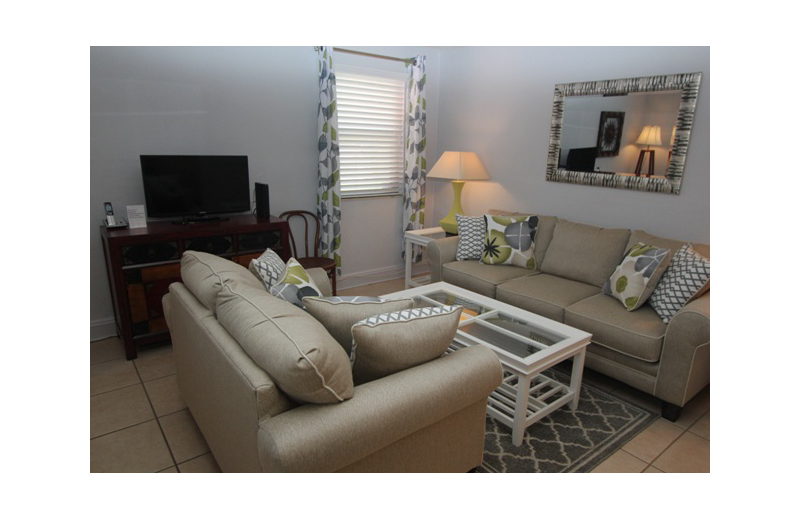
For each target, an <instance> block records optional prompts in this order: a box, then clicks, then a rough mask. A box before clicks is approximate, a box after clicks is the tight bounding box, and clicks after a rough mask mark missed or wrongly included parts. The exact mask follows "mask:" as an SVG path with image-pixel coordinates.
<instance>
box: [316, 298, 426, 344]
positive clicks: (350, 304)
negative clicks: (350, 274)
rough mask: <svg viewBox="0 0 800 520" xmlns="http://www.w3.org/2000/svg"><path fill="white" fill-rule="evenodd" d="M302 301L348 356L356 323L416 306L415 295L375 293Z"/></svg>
mask: <svg viewBox="0 0 800 520" xmlns="http://www.w3.org/2000/svg"><path fill="white" fill-rule="evenodd" d="M303 303H304V304H305V306H306V310H307V311H308V313H309V314H311V315H312V316H314V317H315V318H316V319H317V321H319V322H320V323H322V325H323V326H324V327H325V329H327V331H328V332H330V334H331V336H333V337H334V339H336V341H338V342H339V344H340V345H341V346H342V348H343V349H344V350H345V352H347V355H348V356H349V355H350V350H351V349H352V347H353V334H352V332H351V331H350V329H351V328H352V327H353V325H355V324H356V323H357V322H359V321H361V320H364V319H367V318H369V317H370V316H375V315H377V314H385V313H387V312H396V311H403V310H406V309H410V308H411V307H413V306H414V298H399V299H394V300H383V299H381V298H375V297H372V296H329V297H325V298H305V299H304V300H303Z"/></svg>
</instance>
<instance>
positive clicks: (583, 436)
mask: <svg viewBox="0 0 800 520" xmlns="http://www.w3.org/2000/svg"><path fill="white" fill-rule="evenodd" d="M547 375H548V376H549V377H555V378H558V379H562V378H564V377H565V376H564V375H562V374H560V373H558V372H553V371H548V373H547ZM658 417H659V415H658V414H656V413H653V412H651V411H649V410H646V409H644V408H642V407H640V406H637V405H635V404H633V403H631V402H629V401H626V400H624V399H621V398H619V397H617V396H613V395H611V394H609V393H607V392H605V391H603V390H600V389H599V388H597V387H595V386H593V385H592V384H591V383H586V382H584V383H583V385H582V387H581V398H580V401H579V404H578V408H577V409H576V410H570V409H569V407H568V406H564V407H563V408H560V409H558V410H555V411H554V412H552V413H551V414H550V415H548V416H547V417H545V418H544V419H542V420H541V421H539V422H537V423H536V424H533V425H532V426H530V427H529V428H528V429H527V430H526V431H525V436H524V438H523V440H522V446H519V447H517V446H514V445H513V444H512V443H511V428H510V427H508V426H506V425H505V424H502V423H500V422H498V421H496V420H495V419H493V418H490V417H487V418H486V440H485V444H484V454H483V465H482V466H481V467H480V468H478V469H477V472H479V473H585V472H588V471H591V470H592V469H594V468H595V467H597V466H598V465H599V464H600V463H601V462H603V460H605V459H606V458H608V457H609V456H610V455H612V454H613V453H614V452H615V451H617V450H618V449H619V448H621V447H622V446H623V445H625V443H626V442H628V441H629V440H631V439H632V438H633V437H634V436H636V434H638V433H639V432H641V431H642V430H644V429H645V428H647V427H648V426H649V425H651V424H652V423H653V422H654V421H656V419H658Z"/></svg>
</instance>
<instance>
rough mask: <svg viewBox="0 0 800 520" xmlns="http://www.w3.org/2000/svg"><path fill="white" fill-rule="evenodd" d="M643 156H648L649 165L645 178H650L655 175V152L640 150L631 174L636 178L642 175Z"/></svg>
mask: <svg viewBox="0 0 800 520" xmlns="http://www.w3.org/2000/svg"><path fill="white" fill-rule="evenodd" d="M645 154H650V164H649V165H648V168H647V175H645V177H650V176H651V175H653V173H655V160H656V151H655V150H642V151H641V152H639V161H638V162H637V163H636V170H635V171H634V172H633V173H634V175H636V176H637V177H639V176H641V175H642V166H643V164H644V156H645Z"/></svg>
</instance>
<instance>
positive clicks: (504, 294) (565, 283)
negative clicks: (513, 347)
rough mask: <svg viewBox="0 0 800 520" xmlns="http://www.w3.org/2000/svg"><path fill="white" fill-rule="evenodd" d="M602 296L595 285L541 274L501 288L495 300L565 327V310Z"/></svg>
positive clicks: (499, 287) (509, 282) (506, 283)
mask: <svg viewBox="0 0 800 520" xmlns="http://www.w3.org/2000/svg"><path fill="white" fill-rule="evenodd" d="M599 292H600V289H599V288H597V287H595V286H594V285H589V284H585V283H582V282H576V281H574V280H568V279H566V278H560V277H558V276H553V275H550V274H544V273H541V274H537V275H534V276H526V277H525V278H518V279H515V280H510V281H508V282H505V283H503V284H501V285H498V286H497V296H496V299H497V300H499V301H501V302H504V303H508V304H511V305H514V306H515V307H519V308H521V309H525V310H526V311H530V312H533V313H536V314H539V315H540V316H544V317H545V318H550V319H551V320H555V321H559V322H562V323H563V322H564V308H565V307H569V306H570V305H572V304H573V303H575V302H577V301H580V300H583V299H585V298H588V297H590V296H593V295H595V294H597V293H599ZM617 305H618V306H619V304H617Z"/></svg>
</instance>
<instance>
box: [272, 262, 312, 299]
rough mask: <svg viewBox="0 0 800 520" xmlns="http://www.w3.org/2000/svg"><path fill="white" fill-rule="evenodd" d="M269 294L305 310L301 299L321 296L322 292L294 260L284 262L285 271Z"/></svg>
mask: <svg viewBox="0 0 800 520" xmlns="http://www.w3.org/2000/svg"><path fill="white" fill-rule="evenodd" d="M269 292H271V293H272V295H273V296H277V297H278V298H280V299H282V300H286V301H287V302H289V303H291V304H294V305H297V306H298V307H300V308H301V309H304V308H305V306H304V305H303V298H305V297H306V296H322V291H320V290H319V287H317V285H316V284H315V283H314V279H313V278H311V276H309V274H308V273H307V272H306V270H305V269H303V266H302V265H300V262H298V261H297V260H295V259H294V258H290V259H289V261H288V262H286V269H284V270H283V274H282V275H281V278H280V280H278V282H277V283H276V284H275V285H273V286H272V288H270V290H269Z"/></svg>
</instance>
